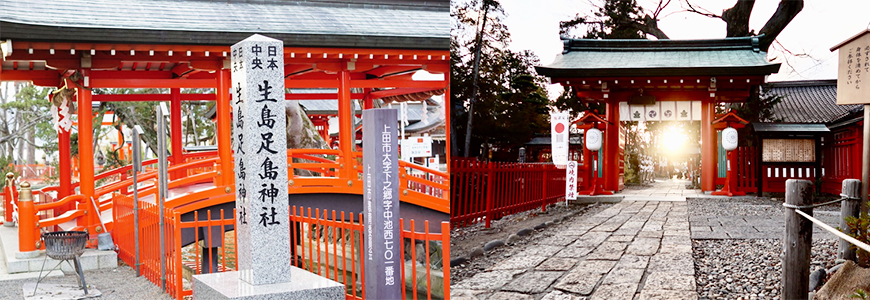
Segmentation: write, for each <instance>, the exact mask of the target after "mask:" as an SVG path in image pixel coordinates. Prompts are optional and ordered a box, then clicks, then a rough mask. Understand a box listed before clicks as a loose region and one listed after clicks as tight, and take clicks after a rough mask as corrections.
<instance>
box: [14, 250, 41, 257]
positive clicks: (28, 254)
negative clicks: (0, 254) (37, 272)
mask: <svg viewBox="0 0 870 300" xmlns="http://www.w3.org/2000/svg"><path fill="white" fill-rule="evenodd" d="M39 254H40V252H39V250H34V251H25V252H15V258H17V259H26V258H34V257H37V256H39Z"/></svg>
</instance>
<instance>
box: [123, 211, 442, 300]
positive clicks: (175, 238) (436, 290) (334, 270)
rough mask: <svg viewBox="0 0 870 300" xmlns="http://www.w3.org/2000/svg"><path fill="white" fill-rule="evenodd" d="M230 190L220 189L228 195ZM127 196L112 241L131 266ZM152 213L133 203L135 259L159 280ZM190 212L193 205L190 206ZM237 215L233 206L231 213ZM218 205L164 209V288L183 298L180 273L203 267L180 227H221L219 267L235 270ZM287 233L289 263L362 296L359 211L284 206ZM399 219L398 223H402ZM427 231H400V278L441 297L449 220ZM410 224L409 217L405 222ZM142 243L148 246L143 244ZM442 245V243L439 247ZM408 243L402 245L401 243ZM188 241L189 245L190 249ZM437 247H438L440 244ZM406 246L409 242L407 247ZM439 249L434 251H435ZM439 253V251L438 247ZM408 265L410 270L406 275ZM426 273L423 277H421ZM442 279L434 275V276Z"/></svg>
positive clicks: (186, 290)
mask: <svg viewBox="0 0 870 300" xmlns="http://www.w3.org/2000/svg"><path fill="white" fill-rule="evenodd" d="M232 196H233V195H232V194H229V195H226V196H223V197H232ZM132 206H133V202H132V199H130V198H129V197H126V196H120V197H117V198H116V203H115V217H116V218H117V219H116V220H118V221H119V222H118V225H117V226H116V227H115V231H114V240H115V242H116V243H117V244H118V247H119V251H118V258H120V259H121V260H123V261H124V262H125V263H127V264H128V265H130V266H133V267H134V268H135V266H136V261H135V246H134V245H135V240H134V239H133V238H134V230H135V228H134V227H133V207H132ZM158 213H159V211H158V210H157V208H156V206H155V205H152V204H149V203H141V202H140V210H139V227H140V228H139V236H140V239H141V240H140V244H139V246H140V261H141V265H140V266H141V272H142V275H143V276H145V277H146V278H148V280H150V281H151V282H152V283H154V284H156V285H158V286H159V285H160V284H161V282H162V281H163V279H162V276H161V273H160V272H161V270H160V257H159V252H158V251H159V250H158V247H155V245H159V239H158V230H159V227H158V221H159V218H158ZM194 214H195V213H194ZM233 215H235V214H233ZM223 216H224V212H221V213H220V215H218V216H215V215H211V214H209V215H208V216H206V218H205V219H206V220H199V219H200V216H198V215H196V214H195V215H194V218H193V219H194V220H199V221H182V220H181V214H180V213H179V212H177V211H174V210H167V214H166V217H165V219H164V220H165V226H166V239H165V243H166V245H167V248H166V262H167V263H166V276H165V280H166V291H167V293H169V294H170V295H171V296H172V297H173V298H176V299H183V298H184V297H186V296H190V295H192V290H191V287H190V286H189V285H186V284H185V281H188V282H189V281H190V280H191V279H190V277H189V276H190V275H192V274H201V273H202V269H201V267H200V266H201V265H202V261H203V257H202V256H201V255H200V254H199V249H198V248H199V245H198V243H194V244H191V245H188V246H183V245H181V243H182V241H181V231H182V230H193V231H194V232H197V233H195V234H197V235H198V232H199V230H200V229H204V230H206V231H207V232H209V233H208V235H211V234H213V233H214V232H213V231H215V230H216V231H218V232H225V233H222V234H221V236H222V237H223V238H222V240H223V243H222V245H221V246H220V247H216V248H218V250H217V253H218V259H217V261H218V263H219V266H218V267H217V271H219V272H223V271H232V270H236V269H237V266H236V261H237V255H236V247H235V246H236V239H235V234H234V231H232V230H229V229H230V228H233V227H234V226H235V218H223ZM289 219H290V220H289V221H290V222H288V223H287V224H288V226H289V227H290V232H291V237H290V238H291V240H296V241H299V243H296V246H295V249H286V251H291V254H295V255H296V256H297V257H299V259H293V261H292V264H293V265H294V266H296V267H298V268H302V269H305V270H308V271H309V272H312V273H315V274H318V275H320V276H323V277H327V278H329V279H332V280H334V281H336V282H339V283H342V284H344V285H345V286H346V290H347V292H346V299H365V289H364V282H365V278H364V275H363V274H364V271H365V265H364V262H363V260H362V259H361V253H363V249H364V248H363V246H364V245H363V234H362V233H363V232H364V230H365V226H364V225H363V224H364V223H363V222H362V214H355V213H345V212H335V211H330V212H327V211H322V210H319V209H315V210H313V211H312V210H311V209H310V208H299V207H295V206H294V207H290V218H289ZM403 223H404V221H403V220H400V228H404V227H401V226H403V225H404V224H403ZM424 227H425V228H427V229H426V232H415V231H409V230H403V231H402V237H403V238H404V239H405V242H404V243H401V245H402V246H401V248H400V249H401V251H403V252H402V253H405V255H407V256H410V257H411V260H410V261H406V263H405V266H404V268H402V271H401V272H402V273H401V276H402V277H400V278H409V277H410V279H409V281H403V282H404V284H405V289H404V290H409V291H408V293H409V294H410V295H406V297H403V298H405V299H418V298H421V299H422V298H427V299H438V298H441V299H444V298H446V295H449V294H450V261H449V260H450V234H449V232H450V231H449V230H450V225H449V223H447V222H444V223H442V224H441V232H442V233H429V232H428V228H429V227H428V221H426V226H424ZM410 228H414V221H413V220H412V221H411V223H410ZM195 240H203V241H204V243H205V245H204V246H205V247H209V248H210V247H211V246H212V245H210V244H209V243H210V242H211V239H208V238H205V239H203V238H201V237H199V236H196V237H195ZM418 243H420V244H423V245H424V247H423V248H424V251H423V253H425V254H424V255H425V257H419V258H418V257H416V255H417V251H416V248H417V246H416V245H417V244H418ZM146 245H147V246H146ZM439 246H440V247H439ZM406 247H407V248H406ZM191 248H192V249H191ZM439 248H440V249H439ZM405 249H408V250H407V251H406V250H405ZM439 250H440V251H439ZM435 253H441V256H440V260H439V261H437V262H436V261H434V259H433V258H432V256H433V255H434V254H435ZM436 257H437V255H436ZM406 272H411V273H412V274H416V276H406V275H405V273H406ZM424 278H425V279H424ZM439 279H440V280H439Z"/></svg>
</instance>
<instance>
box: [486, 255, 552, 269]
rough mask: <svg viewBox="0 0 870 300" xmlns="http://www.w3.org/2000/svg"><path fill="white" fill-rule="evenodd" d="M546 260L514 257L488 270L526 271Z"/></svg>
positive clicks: (533, 256) (542, 258)
mask: <svg viewBox="0 0 870 300" xmlns="http://www.w3.org/2000/svg"><path fill="white" fill-rule="evenodd" d="M547 258H548V257H547V256H538V255H515V256H514V257H511V258H509V259H508V260H505V261H502V262H500V263H498V264H496V265H495V266H493V267H492V268H490V270H493V271H495V270H526V269H529V268H533V267H535V266H537V265H538V264H540V263H542V262H543V261H545V260H547Z"/></svg>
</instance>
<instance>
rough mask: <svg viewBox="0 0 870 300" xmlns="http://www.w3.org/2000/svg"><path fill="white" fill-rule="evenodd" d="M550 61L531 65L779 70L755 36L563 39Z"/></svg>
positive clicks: (582, 72)
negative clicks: (545, 63) (560, 48)
mask: <svg viewBox="0 0 870 300" xmlns="http://www.w3.org/2000/svg"><path fill="white" fill-rule="evenodd" d="M562 42H563V44H564V49H563V51H562V53H561V54H559V55H558V56H556V60H555V61H553V63H551V64H550V65H547V66H541V67H536V69H537V71H538V74H541V75H545V76H549V77H625V76H651V77H652V76H719V75H758V76H764V75H768V74H771V73H776V72H778V71H779V66H780V64H779V63H770V62H768V60H767V52H764V51H760V50H759V49H758V37H735V38H724V39H714V40H646V39H634V40H628V39H625V40H592V39H563V40H562Z"/></svg>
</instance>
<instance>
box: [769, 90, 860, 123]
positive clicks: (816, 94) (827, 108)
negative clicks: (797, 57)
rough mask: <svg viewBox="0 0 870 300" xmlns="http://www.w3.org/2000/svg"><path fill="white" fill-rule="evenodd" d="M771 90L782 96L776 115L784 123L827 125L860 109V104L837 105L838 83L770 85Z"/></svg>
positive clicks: (775, 108) (774, 109) (775, 107)
mask: <svg viewBox="0 0 870 300" xmlns="http://www.w3.org/2000/svg"><path fill="white" fill-rule="evenodd" d="M769 88H770V92H771V93H773V94H777V95H780V96H782V102H780V103H779V104H777V105H776V106H774V107H773V114H774V116H775V117H776V118H778V119H782V120H783V122H788V123H818V124H826V123H830V122H834V121H836V120H839V119H842V118H843V117H845V116H848V115H850V114H852V113H854V111H856V110H860V109H861V105H860V104H852V105H837V80H836V79H831V80H799V81H781V82H770V83H769Z"/></svg>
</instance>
